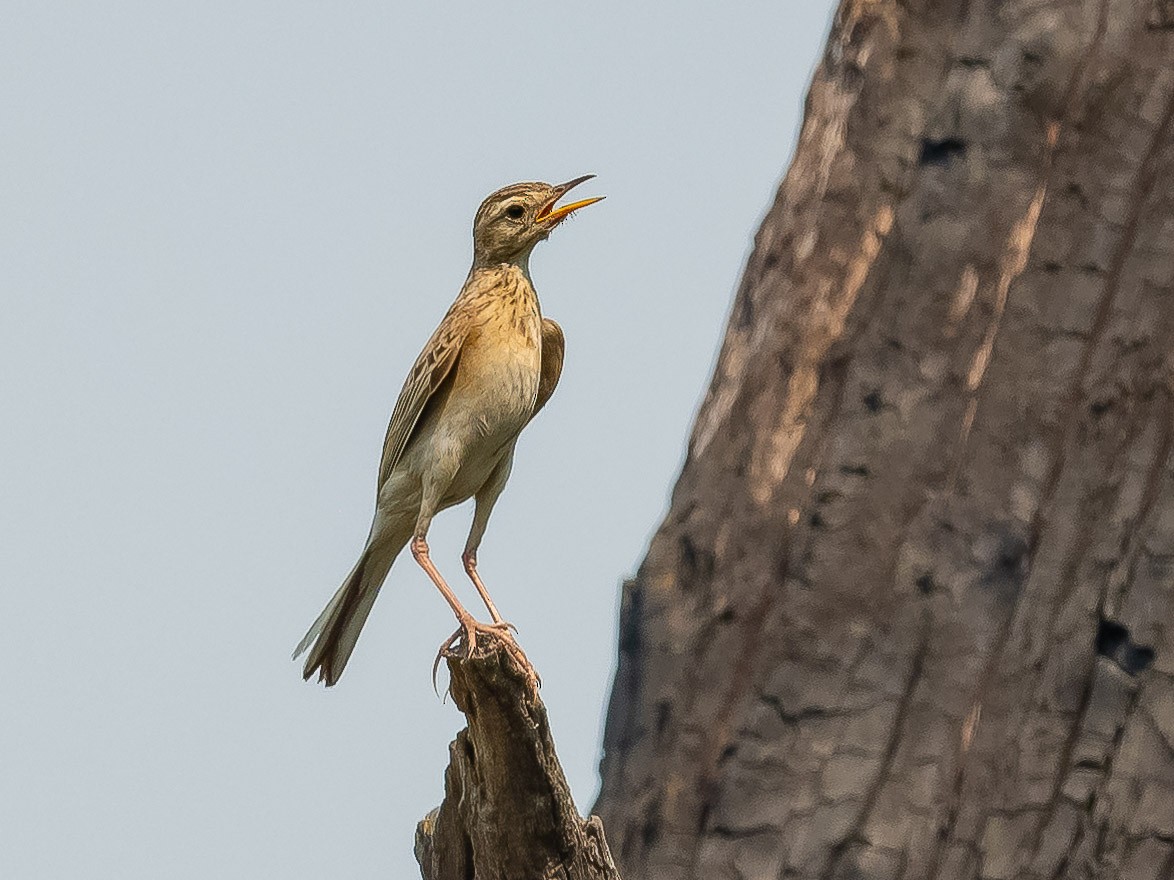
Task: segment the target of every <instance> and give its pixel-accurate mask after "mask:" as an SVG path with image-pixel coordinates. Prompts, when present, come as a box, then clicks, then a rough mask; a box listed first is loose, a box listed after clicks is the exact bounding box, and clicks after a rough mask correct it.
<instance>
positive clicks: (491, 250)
mask: <svg viewBox="0 0 1174 880" xmlns="http://www.w3.org/2000/svg"><path fill="white" fill-rule="evenodd" d="M593 176H594V175H591V174H588V175H585V176H583V177H578V178H576V179H574V180H572V181H570V182H568V183H563V184H560V185H558V186H552V185H551V184H548V183H516V184H514V185H513V186H507V187H505V188H504V189H500V190H498V191H497V192H495V193H493V195H491V196H489V198H487V199H486V200H485V201H484V202H482V203H481V207H480V208H479V209H478V210H477V216H476V218H475V219H474V220H473V266H472V268H471V269H470V270H469V275H468V277H467V278H466V279H465V284H464V286H463V287H462V288H461V292H460V294H459V295H458V296H457V298H456V301H455V302H454V303H453V304H452V306H451V307H450V308H449V310H448V313H447V314H446V315H445V316H444V318H443V319H442V320H441V322H440V326H438V327H437V328H436V332H434V333H433V334H432V338H431V339H429V340H428V344H427V345H425V346H424V350H423V352H421V353H420V356H419V357H418V358H417V359H416V363H415V364H414V365H413V367H412V369H411V372H410V373H409V374H408V378H407V380H406V381H405V382H404V386H403V389H402V390H401V391H400V395H399V399H398V400H397V401H396V404H395V410H394V412H393V413H392V416H391V424H390V425H389V426H388V428H387V438H386V440H385V441H384V443H383V458H382V461H381V462H380V464H379V479H378V483H377V493H376V499H375V518H374V521H373V522H372V524H371V532H370V534H369V535H368V536H367V544H366V546H365V547H364V548H363V552H362V555H360V556H359V561H358V562H356V563H355V567H354V568H353V569H351V572H350V574H349V575H347V578H346V580H345V581H343V584H342V586H341V587H339V588H338V591H337V592H336V593H335V594H334V597H333V598H332V599H331V600H330V602H329V603H328V604H327V605H326V608H325V609H323V611H322V613H321V614H320V615H318V619H317V620H315V621H314V623H313V625H312V626H311V627H310V629H309V631H308V632H307V633H306V635H305V637H304V638H303V639H302V641H301V642H300V643H299V644H298V646H297V649H296V650H295V651H294V657H295V658H297V657H298V656H300V655H301V654H302V652H304V651H305V650H306V649H307V648H309V650H310V653H309V655H308V656H307V657H306V664H305V667H304V668H303V676H304V677H305V678H307V679H309V678H310V676H312V675H313V674H314V673H315V672H317V673H318V678H319V680H320V681H323V682H325V683H326V685H327V686H330V685H333V684H334V683H335V682H337V681H338V678H339V676H340V675H342V671H343V669H344V668H345V667H346V664H347V660H348V659H350V656H351V652H352V651H353V650H354V648H355V642H356V641H357V640H358V638H359V632H360V630H362V628H363V624H364V623H365V622H366V620H367V615H369V614H370V613H371V606H372V604H373V603H374V602H375V597H376V596H377V595H378V594H379V588H380V587H381V586H382V585H383V581H384V578H386V577H387V573H388V571H389V570H390V569H391V565H392V563H393V562H395V559H396V557H397V556H398V555H399V553H400V551H401V550H403V548H404V546H405V545H407V544H409V543H410V544H411V550H412V556H413V557H414V558H415V560H416V562H417V563H419V565H420V567H421V568H423V569H424V571H425V572H427V574H428V577H429V578H431V579H432V582H433V583H434V584H436V587H437V589H438V590H440V592H441V594H442V595H443V596H444V598H445V601H447V602H448V604H449V607H450V608H452V610H453V613H454V614H455V615H456V617H457V622H458V624H459V626H458V628H457V631H456V632H455V633H453V635H452V636H451V637H449V638H448V639H447V640H446V641H445V642H444V643H443V644H442V645H441V648H440V654H438V655H437V660H438V661H439V657H440V655H443V654H444V653H445V652H446V651H448V650H451V649H452V648H453V647H454V646H455V645H456V644H457V643H458V642H461V643H462V645H463V649H464V653H465V656H471V655H472V652H473V650H474V648H475V647H476V644H477V636H478V634H481V635H485V636H489V637H493V638H498V639H500V640H501V641H502V642H503V643H504V644H505V647H506V648H507V650H509V651H510V653H511V654H512V655H513V656H514V658H515V659H516V660H517V661H518V662H519V663H520V665H521V666H522V668H523V669H524V670H526V673H527V675H528V676H530V678H531V681H532V682H533V681H536V676H535V675H534V672H533V668H532V667H531V666H530V663H529V661H528V660H527V659H526V656H525V654H523V653H522V651H521V648H519V647H518V645H517V643H516V642H515V641H514V639H513V636H512V635H511V634H510V629H511V626H510V624H508V623H506V622H505V621H504V620H502V617H501V615H500V614H498V611H497V608H496V607H495V606H494V604H493V600H492V599H490V598H489V592H488V591H487V590H486V589H485V585H484V584H483V583H482V582H481V578H480V576H479V575H478V574H477V548H478V546H480V544H481V538H482V536H483V535H484V534H485V527H486V525H487V524H488V522H489V515H490V513H491V512H492V511H493V505H494V504H495V503H496V502H497V499H498V496H499V495H501V492H502V490H503V489H504V488H505V484H506V481H507V480H508V479H509V476H510V468H511V467H512V465H513V461H514V446H515V444H516V443H517V440H518V435H519V434H520V433H521V431H522V429H523V428H524V427H526V425H527V424H528V423H529V421H530V420H531V419H532V418H534V416H535V415H536V414H537V412H538V411H539V410H540V409H542V407H543V406H544V405H545V404H546V401H547V400H549V399H550V395H551V394H552V393H554V389H555V386H556V385H557V384H558V380H559V375H560V373H561V372H562V366H563V332H562V330H561V329H560V328H559V326H558V324H556V323H555V322H554V321H552V320H550V318H544V317H543V316H542V312H541V310H540V308H539V305H538V295H537V294H536V293H535V291H534V284H533V282H532V281H531V279H530V265H529V264H530V253H531V252H532V251H533V250H534V246H535V245H536V244H538V242H540V241H543V240H544V239H545V238H546V237H547V236H549V235H550V232H551V230H552V229H554V228H555V227H556V226H557V225H558V224H559V223H561V222H562V221H563V220H565V219H566V218H567V217H569V216H570V215H571V214H572V213H573V212H575V211H577V210H579V209H580V208H583V207H586V206H587V205H590V204H593V203H595V202H598V201H600V199H601V198H602V196H600V197H597V198H590V199H583V200H582V201H578V202H573V203H571V204H567V205H562V206H558V205H557V202H558V200H559V199H560V198H562V197H563V196H564V195H565V194H566V193H567V192H568V191H569V190H570V189H572V188H573V187H575V186H578V185H579V184H580V183H582V182H583V181H585V180H589V179H590V178H591V177H593ZM469 498H473V499H475V505H476V506H475V508H474V510H473V525H472V528H471V529H470V530H469V539H468V541H467V542H466V544H465V551H464V553H463V554H462V561H463V562H464V568H465V572H466V573H467V574H468V576H469V578H470V580H472V582H473V586H474V587H476V589H477V592H478V593H479V594H480V595H481V599H482V600H483V601H484V602H485V607H486V608H487V609H488V610H489V616H490V617H491V618H492V620H493V622H492V623H481V622H480V621H478V620H476V619H474V617H473V615H471V614H470V613H469V612H468V611H466V610H465V608H464V606H462V605H461V603H460V602H459V601H458V600H457V597H456V595H455V594H454V593H453V591H452V590H451V589H450V588H449V586H448V584H447V583H445V581H444V578H443V577H441V575H440V572H439V571H437V569H436V566H435V565H434V564H433V563H432V559H431V558H430V557H429V555H428V542H427V536H428V526H429V524H430V523H431V522H432V518H433V517H434V516H435V515H436V514H437V513H438V512H439V511H441V510H444V509H445V508H448V507H452V506H453V505H454V504H460V503H461V502H462V501H465V500H467V499H469ZM433 668H434V670H435V667H433Z"/></svg>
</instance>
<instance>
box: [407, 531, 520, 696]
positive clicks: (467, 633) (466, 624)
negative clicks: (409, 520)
mask: <svg viewBox="0 0 1174 880" xmlns="http://www.w3.org/2000/svg"><path fill="white" fill-rule="evenodd" d="M411 546H412V558H413V559H415V560H416V562H417V563H418V564H419V566H420V567H421V568H422V569H424V571H425V573H427V575H428V577H429V578H431V579H432V583H434V584H436V588H437V589H438V590H440V594H441V595H442V596H444V600H445V601H446V602H448V605H449V607H450V608H451V609H452V611H453V614H455V615H456V616H457V622H458V623H459V624H460V626H459V627H458V628H457V631H456V632H454V633H453V634H452V635H451V636H449V637H448V638H447V639H445V641H444V643H443V644H441V646H440V650H439V651H438V652H437V654H436V660H435V661H433V663H432V683H433V685H435V684H436V669H437V667H438V666H439V665H440V659H441V658H442V657H443V656H444V655H445V654H447V653H449V652H450V651H452V650H453V648H454V646H455V645H456V644H457V642H458V641H459V642H461V643H462V644H463V646H464V651H463V653H464V656H465V659H466V660H467V659H469V658H470V657H472V656H473V651H474V650H475V649H476V647H477V633H481V634H482V635H486V636H496V637H497V638H499V639H500V640H501V641H502V643H503V644H504V645H505V647H506V650H507V651H509V652H510V654H511V655H512V656H513V658H514V660H515V661H517V662H518V663H519V665H521V667H522V670H523V671H524V672H525V673H526V677H527V679H528V680H530V679H531V678H533V679H534V680H535V681H536V680H537V675H535V674H534V673H533V667H532V666H531V665H530V661H529V660H528V659H526V655H525V654H524V653H522V649H521V648H520V647H518V644H517V642H515V641H514V640H513V637H512V636H511V635H510V630H509V624H508V623H501V622H498V621H495V622H493V623H481V622H480V621H479V620H477V619H476V618H474V617H473V615H472V614H470V613H469V612H468V611H466V610H465V606H463V605H462V604H461V603H460V600H459V599H457V597H456V595H455V594H454V593H453V591H452V590H451V589H450V588H449V586H448V584H446V583H445V582H444V578H443V577H441V575H440V572H439V571H438V570H437V568H436V566H435V565H434V564H433V562H432V558H431V556H429V554H428V542H427V541H425V540H424V537H423V536H422V535H417V536H416V537H414V538H412V545H411Z"/></svg>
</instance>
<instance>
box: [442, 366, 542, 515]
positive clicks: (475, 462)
mask: <svg viewBox="0 0 1174 880" xmlns="http://www.w3.org/2000/svg"><path fill="white" fill-rule="evenodd" d="M493 355H494V356H493V357H492V358H470V359H469V360H468V361H465V360H464V358H463V357H462V362H461V364H460V366H459V367H458V371H459V373H460V374H459V375H458V376H457V381H456V382H455V383H454V386H453V389H452V393H451V395H450V397H449V399H448V401H447V402H446V405H445V413H444V416H443V417H442V419H441V422H442V423H443V424H444V425H445V428H446V430H444V431H443V432H442V433H443V434H444V435H447V436H445V437H444V439H442V440H441V442H442V443H445V444H446V445H447V444H450V443H451V444H452V445H453V446H454V447H457V448H459V450H460V451H459V453H458V455H457V459H458V460H459V461H460V466H459V468H458V470H457V473H456V475H455V476H454V477H453V480H452V483H451V484H450V487H449V490H448V491H447V492H446V493H445V499H444V500H445V505H446V506H447V505H449V504H458V503H460V502H461V501H464V500H465V499H466V498H470V497H472V496H473V495H475V494H476V493H477V490H479V489H480V488H481V486H483V485H484V484H485V482H486V480H488V479H489V476H490V474H492V472H493V469H494V468H495V467H497V465H498V463H499V462H500V461H501V460H502V458H503V457H504V456H505V455H506V454H507V452H508V451H509V449H510V448H511V447H512V446H513V444H514V442H515V441H516V440H517V437H518V435H519V434H520V433H521V431H522V428H524V427H525V426H526V423H527V422H528V421H529V420H530V416H531V415H532V414H533V412H534V402H535V400H536V399H537V396H538V378H539V370H540V363H539V358H540V355H539V353H538V351H537V350H535V349H533V348H525V347H521V346H519V347H516V348H499V349H498V350H497V351H496V352H494V353H493ZM438 439H440V438H438ZM454 451H455V450H454Z"/></svg>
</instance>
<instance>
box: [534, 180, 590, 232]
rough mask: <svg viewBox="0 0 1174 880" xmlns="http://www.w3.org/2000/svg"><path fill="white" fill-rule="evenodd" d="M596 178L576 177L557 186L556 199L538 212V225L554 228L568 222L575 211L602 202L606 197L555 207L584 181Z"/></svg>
mask: <svg viewBox="0 0 1174 880" xmlns="http://www.w3.org/2000/svg"><path fill="white" fill-rule="evenodd" d="M594 176H595V175H594V174H584V175H583V176H582V177H576V178H575V179H574V180H569V181H567V182H566V183H560V184H559V185H558V186H556V187H555V188H554V197H553V198H552V199H551V200H550V201H549V202H547V203H546V204H545V205H543V206H542V208H541V209H540V210H539V211H538V216H537V217H535V218H534V219H535V221H536V222H538V223H545V224H547V225H548V226H551V227H553V226H554V225H555V224H557V223H561V222H562V221H563V220H566V219H567V218H568V217H570V216H571V214H573V213H574V212H575V211H578V210H579V209H580V208H586V207H587V206H588V205H594V204H595V203H596V202H602V201H603V198H604V197H603V196H596V197H595V198H592V199H581V200H580V201H577V202H571V203H570V204H569V205H561V206H559V207H557V208H556V207H555V206H554V205H555V202H557V201H558V200H559V199H561V198H562V197H563V196H565V195H566V194H567V193H568V192H570V191H571V190H572V189H574V188H575V187H576V186H578V185H579V184H580V183H582V182H583V181H585V180H590V179H591V178H592V177H594Z"/></svg>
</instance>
